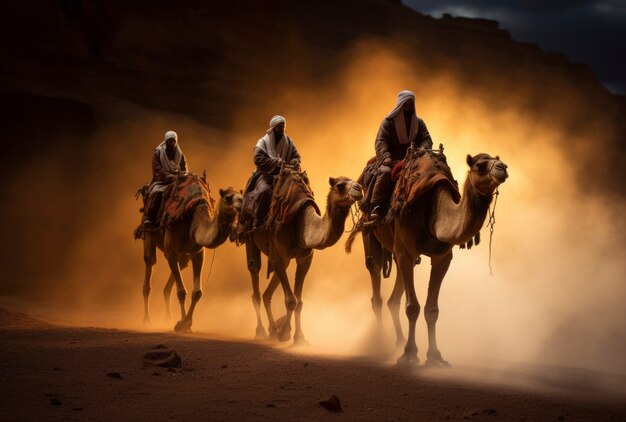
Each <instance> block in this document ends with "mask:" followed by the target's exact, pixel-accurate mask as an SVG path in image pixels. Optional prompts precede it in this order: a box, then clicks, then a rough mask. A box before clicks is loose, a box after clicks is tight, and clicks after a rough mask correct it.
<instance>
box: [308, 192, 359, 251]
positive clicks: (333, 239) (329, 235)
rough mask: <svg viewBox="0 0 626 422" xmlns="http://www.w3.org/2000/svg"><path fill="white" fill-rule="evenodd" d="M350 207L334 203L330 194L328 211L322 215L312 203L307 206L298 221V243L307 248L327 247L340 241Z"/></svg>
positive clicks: (327, 203)
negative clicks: (342, 206)
mask: <svg viewBox="0 0 626 422" xmlns="http://www.w3.org/2000/svg"><path fill="white" fill-rule="evenodd" d="M349 212H350V208H349V207H348V208H345V209H344V208H341V207H338V206H337V205H336V204H333V202H332V201H331V198H330V194H329V196H328V198H327V202H326V212H325V213H324V215H323V216H320V215H318V214H317V212H316V211H315V207H313V206H312V205H308V206H306V207H305V208H304V209H303V210H302V213H301V218H300V219H299V222H298V226H297V227H298V243H299V244H300V245H301V246H303V247H306V248H307V249H325V248H327V247H329V246H332V245H334V244H335V243H337V242H338V241H339V238H340V237H341V235H342V234H343V231H344V228H345V222H346V217H347V216H348V213H349Z"/></svg>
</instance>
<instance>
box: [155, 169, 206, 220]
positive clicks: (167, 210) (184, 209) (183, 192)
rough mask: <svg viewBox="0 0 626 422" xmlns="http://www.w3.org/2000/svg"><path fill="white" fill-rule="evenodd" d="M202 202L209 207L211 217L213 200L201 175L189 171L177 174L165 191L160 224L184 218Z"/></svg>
mask: <svg viewBox="0 0 626 422" xmlns="http://www.w3.org/2000/svg"><path fill="white" fill-rule="evenodd" d="M202 204H206V205H207V206H208V207H209V214H210V216H211V217H213V215H214V214H215V200H214V199H213V198H212V197H211V191H210V189H209V186H208V185H207V184H206V183H205V182H204V180H203V179H202V177H200V176H198V175H196V174H191V173H189V174H186V175H182V176H179V177H178V178H177V179H176V181H175V182H174V183H172V184H171V185H170V186H169V188H168V189H167V191H166V192H165V197H164V207H163V215H162V217H161V226H162V227H165V226H168V225H170V224H172V223H174V222H176V221H178V220H181V219H183V218H185V217H186V216H188V215H190V214H191V213H192V212H193V211H194V210H195V209H196V208H197V207H198V206H199V205H202Z"/></svg>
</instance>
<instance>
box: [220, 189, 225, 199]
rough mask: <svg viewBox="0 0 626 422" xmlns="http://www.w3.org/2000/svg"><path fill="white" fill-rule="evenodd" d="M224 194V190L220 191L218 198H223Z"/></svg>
mask: <svg viewBox="0 0 626 422" xmlns="http://www.w3.org/2000/svg"><path fill="white" fill-rule="evenodd" d="M225 193H226V191H225V190H224V189H220V198H223V197H224V194H225Z"/></svg>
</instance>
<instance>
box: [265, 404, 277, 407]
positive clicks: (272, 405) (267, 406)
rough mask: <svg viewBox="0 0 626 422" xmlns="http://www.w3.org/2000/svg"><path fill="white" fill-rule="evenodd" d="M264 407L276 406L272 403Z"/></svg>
mask: <svg viewBox="0 0 626 422" xmlns="http://www.w3.org/2000/svg"><path fill="white" fill-rule="evenodd" d="M265 407H276V405H275V404H274V403H268V404H266V405H265Z"/></svg>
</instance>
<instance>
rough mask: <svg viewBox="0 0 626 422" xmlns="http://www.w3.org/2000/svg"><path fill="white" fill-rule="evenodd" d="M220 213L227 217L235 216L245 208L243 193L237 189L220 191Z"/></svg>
mask: <svg viewBox="0 0 626 422" xmlns="http://www.w3.org/2000/svg"><path fill="white" fill-rule="evenodd" d="M218 207H219V209H220V212H223V213H225V214H226V215H232V216H235V215H236V214H238V213H239V211H241V208H242V207H243V196H242V194H241V191H238V190H236V189H235V188H226V189H220V202H219V205H218Z"/></svg>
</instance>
